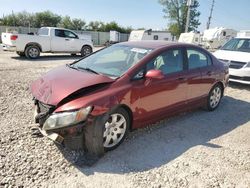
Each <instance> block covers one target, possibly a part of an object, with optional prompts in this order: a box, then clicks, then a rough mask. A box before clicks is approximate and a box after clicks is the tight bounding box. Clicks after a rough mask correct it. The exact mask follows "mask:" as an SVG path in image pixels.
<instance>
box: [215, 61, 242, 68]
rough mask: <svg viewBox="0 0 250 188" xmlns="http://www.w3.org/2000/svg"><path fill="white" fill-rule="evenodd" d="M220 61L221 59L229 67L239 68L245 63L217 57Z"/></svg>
mask: <svg viewBox="0 0 250 188" xmlns="http://www.w3.org/2000/svg"><path fill="white" fill-rule="evenodd" d="M219 60H220V61H223V62H225V63H228V64H229V68H231V69H241V68H242V67H244V66H245V65H246V64H247V63H245V62H240V61H229V60H226V59H219Z"/></svg>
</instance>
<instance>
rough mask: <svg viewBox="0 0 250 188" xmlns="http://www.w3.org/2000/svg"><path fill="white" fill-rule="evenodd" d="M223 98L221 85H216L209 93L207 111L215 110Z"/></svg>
mask: <svg viewBox="0 0 250 188" xmlns="http://www.w3.org/2000/svg"><path fill="white" fill-rule="evenodd" d="M221 97H222V87H221V86H220V85H219V84H216V85H215V86H214V87H213V88H212V89H211V90H210V92H209V95H208V100H207V109H208V110H209V111H213V110H215V109H216V108H217V107H218V106H219V104H220V101H221Z"/></svg>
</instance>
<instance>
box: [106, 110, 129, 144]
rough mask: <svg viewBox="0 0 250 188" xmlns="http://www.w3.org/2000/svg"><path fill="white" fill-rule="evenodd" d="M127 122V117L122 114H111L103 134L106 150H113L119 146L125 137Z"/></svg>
mask: <svg viewBox="0 0 250 188" xmlns="http://www.w3.org/2000/svg"><path fill="white" fill-rule="evenodd" d="M126 128H127V122H126V119H125V117H124V116H123V115H122V114H120V113H115V114H111V116H110V118H109V119H108V121H107V122H106V123H105V128H104V132H103V146H104V148H112V147H114V146H116V145H118V144H119V143H120V142H121V140H122V139H123V137H124V136H125V133H126Z"/></svg>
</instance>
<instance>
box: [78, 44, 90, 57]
mask: <svg viewBox="0 0 250 188" xmlns="http://www.w3.org/2000/svg"><path fill="white" fill-rule="evenodd" d="M91 53H92V48H91V47H90V46H83V47H82V49H81V56H83V57H85V56H88V55H90V54H91Z"/></svg>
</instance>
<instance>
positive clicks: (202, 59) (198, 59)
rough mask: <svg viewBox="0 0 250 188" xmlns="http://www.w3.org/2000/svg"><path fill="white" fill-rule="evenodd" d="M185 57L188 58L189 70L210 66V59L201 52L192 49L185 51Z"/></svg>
mask: <svg viewBox="0 0 250 188" xmlns="http://www.w3.org/2000/svg"><path fill="white" fill-rule="evenodd" d="M187 57H188V68H189V69H196V68H200V67H206V66H208V65H211V64H212V62H211V59H210V57H209V56H208V55H206V54H205V53H203V52H200V51H198V50H194V49H188V50H187Z"/></svg>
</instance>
